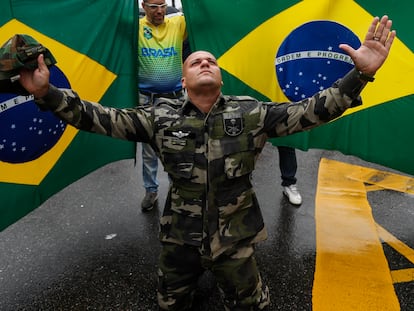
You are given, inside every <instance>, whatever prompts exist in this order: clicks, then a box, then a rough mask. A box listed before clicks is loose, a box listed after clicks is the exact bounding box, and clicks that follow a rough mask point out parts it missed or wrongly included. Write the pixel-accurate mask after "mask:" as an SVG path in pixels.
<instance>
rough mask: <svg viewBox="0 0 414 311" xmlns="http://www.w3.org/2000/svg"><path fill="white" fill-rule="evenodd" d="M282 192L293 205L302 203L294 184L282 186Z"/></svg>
mask: <svg viewBox="0 0 414 311" xmlns="http://www.w3.org/2000/svg"><path fill="white" fill-rule="evenodd" d="M283 194H284V195H285V196H287V198H288V199H289V202H290V203H291V204H293V205H301V204H302V196H301V195H300V193H299V190H298V187H297V186H296V184H293V185H290V186H285V187H283Z"/></svg>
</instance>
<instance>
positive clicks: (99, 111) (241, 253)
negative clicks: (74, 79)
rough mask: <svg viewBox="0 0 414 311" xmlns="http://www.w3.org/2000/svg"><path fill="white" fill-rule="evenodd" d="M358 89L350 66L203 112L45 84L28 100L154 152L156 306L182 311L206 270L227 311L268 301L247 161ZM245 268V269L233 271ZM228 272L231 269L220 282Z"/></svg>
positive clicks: (343, 105) (337, 109)
mask: <svg viewBox="0 0 414 311" xmlns="http://www.w3.org/2000/svg"><path fill="white" fill-rule="evenodd" d="M364 85H365V84H364V83H362V82H361V81H360V80H359V79H358V73H357V72H356V71H355V70H353V71H351V72H350V73H349V74H348V75H347V76H346V77H344V78H343V79H342V80H341V81H339V82H337V83H335V85H334V86H333V87H331V88H329V89H326V90H323V91H321V92H320V93H318V94H316V95H314V96H313V97H311V98H309V99H306V100H303V101H301V102H298V103H283V104H278V105H275V103H265V102H259V101H257V100H255V99H253V98H251V97H246V96H224V95H220V97H219V98H218V100H217V102H216V103H215V104H214V106H213V107H212V108H211V110H210V112H209V113H208V114H204V113H202V112H200V111H199V110H198V109H197V108H196V107H195V106H194V105H193V104H192V103H191V101H190V100H189V99H185V100H184V102H181V101H179V100H171V99H164V98H163V99H159V100H158V102H157V103H156V105H155V106H154V107H136V108H132V109H114V108H108V107H102V106H100V105H95V104H91V103H89V102H86V101H82V100H81V99H79V98H78V97H77V95H76V94H75V93H73V91H71V90H64V91H63V92H61V91H59V90H57V89H55V88H54V87H52V86H51V87H50V90H49V94H48V95H47V96H46V97H44V98H43V99H42V100H38V101H37V103H38V104H39V105H40V106H46V108H48V109H51V110H53V111H54V112H55V113H56V114H57V115H58V116H59V117H61V118H62V119H64V120H66V121H67V122H68V123H70V124H72V125H74V126H75V127H77V128H79V129H82V130H86V131H90V132H96V133H100V134H103V135H108V136H112V137H116V138H121V139H126V140H130V141H141V142H146V143H149V144H151V145H152V147H153V148H154V150H155V151H156V152H157V154H158V156H159V157H160V159H161V161H162V163H163V165H164V168H165V170H166V171H167V172H168V174H169V176H170V178H171V181H172V183H171V185H170V189H169V192H168V196H167V199H166V204H165V208H164V212H163V215H162V217H161V220H160V222H161V230H160V239H161V241H162V243H163V246H164V247H163V251H162V254H161V257H160V264H159V268H160V270H159V277H160V286H159V304H160V307H161V308H163V309H166V310H185V307H186V306H189V305H190V304H191V297H192V293H193V290H194V286H195V284H196V281H195V279H196V277H197V276H198V275H199V274H200V271H202V270H203V269H206V268H208V269H211V270H212V271H213V272H215V274H216V277H217V280H218V281H219V285H220V287H221V288H222V291H223V292H224V293H225V295H226V296H225V304H226V307H227V309H228V310H256V309H262V308H263V307H264V306H265V305H266V304H268V297H267V292H266V287H264V286H262V284H261V280H260V275H259V273H258V270H257V267H256V264H255V259H254V245H255V243H257V242H259V241H262V240H264V239H265V238H266V236H267V233H266V230H265V227H264V223H263V218H262V214H261V212H260V209H259V204H258V201H257V198H256V195H255V193H254V191H253V189H252V183H251V174H252V171H253V169H254V167H255V162H256V159H257V157H258V155H259V153H260V151H261V150H262V148H263V146H264V144H265V142H266V140H267V138H268V137H277V136H284V135H288V134H291V133H294V132H298V131H303V130H306V129H309V128H312V127H315V126H317V125H320V124H323V123H325V122H328V121H329V120H332V119H334V118H336V117H338V116H340V115H341V114H342V113H343V112H344V111H345V110H346V109H347V108H349V107H352V106H355V105H358V104H360V103H361V100H360V98H359V96H358V95H359V93H360V91H361V90H362V88H363V87H364ZM186 249H187V250H186ZM184 254H185V255H187V256H184ZM184 257H186V258H187V257H188V258H190V259H191V258H192V259H193V260H189V259H188V258H187V259H186V260H189V262H186V261H185V260H184ZM171 258H172V259H171ZM246 263H247V267H248V269H247V272H246V271H245V270H243V271H242V272H241V273H239V272H238V269H239V267H240V265H242V264H246ZM230 268H231V271H233V272H230V274H228V273H227V274H226V275H225V276H224V277H223V275H222V273H223V272H224V271H226V269H230ZM182 269H184V270H185V271H182ZM243 269H244V267H243ZM182 273H186V275H185V277H182ZM166 274H167V275H166ZM181 277H182V278H181ZM237 282H240V284H237ZM236 285H238V287H235V286H236ZM226 287H227V288H226ZM232 287H233V288H232ZM244 287H245V288H244ZM262 287H263V288H264V289H262ZM180 293H181V294H180ZM183 297H184V298H183Z"/></svg>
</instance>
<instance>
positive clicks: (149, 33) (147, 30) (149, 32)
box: [144, 26, 152, 40]
mask: <svg viewBox="0 0 414 311" xmlns="http://www.w3.org/2000/svg"><path fill="white" fill-rule="evenodd" d="M144 37H145V38H146V39H148V40H149V39H151V38H152V29H151V28H150V27H147V26H144Z"/></svg>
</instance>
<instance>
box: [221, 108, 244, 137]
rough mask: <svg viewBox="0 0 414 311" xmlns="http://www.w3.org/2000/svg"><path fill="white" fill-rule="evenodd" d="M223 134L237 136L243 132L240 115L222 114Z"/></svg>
mask: <svg viewBox="0 0 414 311" xmlns="http://www.w3.org/2000/svg"><path fill="white" fill-rule="evenodd" d="M223 124H224V132H225V133H226V134H227V135H229V136H238V135H240V134H241V133H242V132H243V118H242V116H241V114H240V113H230V112H229V113H223Z"/></svg>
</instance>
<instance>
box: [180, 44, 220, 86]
mask: <svg viewBox="0 0 414 311" xmlns="http://www.w3.org/2000/svg"><path fill="white" fill-rule="evenodd" d="M182 84H183V87H184V88H186V89H187V90H188V91H191V90H197V89H198V88H200V87H210V88H213V89H219V90H220V88H221V85H222V79H221V71H220V67H219V66H218V64H217V60H216V58H215V57H214V55H213V54H211V53H210V52H207V51H196V52H194V53H191V54H190V55H189V56H188V57H187V59H186V60H185V62H184V64H183V78H182Z"/></svg>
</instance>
